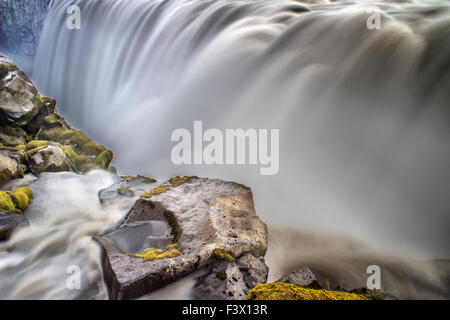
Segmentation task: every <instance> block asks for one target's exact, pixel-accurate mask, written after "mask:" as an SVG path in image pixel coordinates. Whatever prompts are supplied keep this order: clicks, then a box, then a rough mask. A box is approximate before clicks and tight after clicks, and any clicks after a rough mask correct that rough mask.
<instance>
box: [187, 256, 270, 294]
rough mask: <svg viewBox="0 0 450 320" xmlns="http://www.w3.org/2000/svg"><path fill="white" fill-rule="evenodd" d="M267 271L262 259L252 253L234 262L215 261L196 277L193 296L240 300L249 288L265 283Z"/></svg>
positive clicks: (267, 268)
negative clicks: (206, 270) (205, 271)
mask: <svg viewBox="0 0 450 320" xmlns="http://www.w3.org/2000/svg"><path fill="white" fill-rule="evenodd" d="M268 272H269V267H268V266H267V265H266V264H265V263H264V260H263V259H262V258H261V259H258V258H256V257H254V256H253V255H252V254H246V255H244V256H243V257H241V258H239V259H237V260H236V262H227V261H220V262H216V263H214V264H213V265H212V266H211V267H210V268H208V272H207V273H205V274H204V275H202V276H200V277H198V278H197V282H196V285H195V286H194V290H193V296H194V298H195V299H198V300H242V299H244V298H245V297H246V296H247V294H248V291H249V290H250V289H252V288H253V287H255V286H257V285H259V284H262V283H266V281H267V275H268Z"/></svg>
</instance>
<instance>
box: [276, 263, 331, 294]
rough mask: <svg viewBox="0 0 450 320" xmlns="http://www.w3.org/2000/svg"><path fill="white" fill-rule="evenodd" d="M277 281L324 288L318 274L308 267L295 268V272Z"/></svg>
mask: <svg viewBox="0 0 450 320" xmlns="http://www.w3.org/2000/svg"><path fill="white" fill-rule="evenodd" d="M277 282H284V283H291V284H295V285H297V286H301V287H305V288H312V289H322V286H321V285H320V283H319V282H318V281H317V279H316V276H315V275H314V273H313V272H312V271H311V270H310V269H309V268H308V267H303V268H301V269H298V270H295V271H294V272H292V273H289V274H287V275H285V276H283V277H282V278H281V279H278V281H277Z"/></svg>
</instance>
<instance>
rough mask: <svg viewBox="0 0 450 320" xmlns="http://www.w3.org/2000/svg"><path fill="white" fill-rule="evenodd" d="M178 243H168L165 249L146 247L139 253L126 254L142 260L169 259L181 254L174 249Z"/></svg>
mask: <svg viewBox="0 0 450 320" xmlns="http://www.w3.org/2000/svg"><path fill="white" fill-rule="evenodd" d="M177 246H178V243H174V244H171V245H169V246H168V247H167V248H166V250H161V249H148V250H145V251H144V252H142V253H140V254H127V256H130V257H135V258H141V259H142V261H143V262H146V261H152V260H156V259H169V258H174V257H177V256H179V255H181V252H180V251H178V250H177V249H175V248H176V247H177Z"/></svg>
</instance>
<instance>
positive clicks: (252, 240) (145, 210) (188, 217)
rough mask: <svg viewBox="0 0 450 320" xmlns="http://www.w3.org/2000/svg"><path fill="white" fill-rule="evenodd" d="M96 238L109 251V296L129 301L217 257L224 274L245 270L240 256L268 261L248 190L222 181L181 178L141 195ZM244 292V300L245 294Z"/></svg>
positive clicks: (262, 231)
mask: <svg viewBox="0 0 450 320" xmlns="http://www.w3.org/2000/svg"><path fill="white" fill-rule="evenodd" d="M96 239H97V240H98V241H99V242H100V243H101V245H102V247H103V249H104V255H103V269H104V274H105V280H106V283H107V284H108V288H109V293H110V297H111V298H113V299H129V298H136V297H138V296H141V295H143V294H146V293H148V292H151V291H153V290H156V289H158V288H160V287H162V286H164V285H166V284H168V283H170V282H172V281H174V280H177V279H179V278H180V277H182V276H184V275H186V274H188V273H191V272H193V271H196V270H199V269H201V268H203V267H205V266H207V265H210V264H212V263H213V262H216V261H218V260H223V261H224V264H225V265H224V266H223V268H222V269H223V270H222V271H220V272H224V273H225V274H226V272H225V271H224V270H225V269H227V268H232V269H235V270H236V272H239V267H238V264H237V263H236V262H235V260H236V258H240V260H242V259H243V257H244V256H245V255H247V256H248V255H250V256H248V257H252V258H250V259H255V260H257V261H260V260H258V259H257V258H256V257H262V256H264V254H265V252H266V250H267V227H266V225H265V224H264V223H263V222H262V221H261V220H260V219H259V218H258V217H257V215H256V212H255V208H254V204H253V197H252V193H251V190H250V189H249V188H247V187H245V186H243V185H239V184H237V183H233V182H226V181H222V180H216V179H204V178H198V177H176V178H172V179H170V180H169V181H167V182H165V183H163V184H160V185H158V186H156V187H154V188H153V189H152V191H151V192H148V193H143V194H142V195H141V197H140V199H139V200H138V201H137V202H136V204H135V205H134V206H133V208H132V209H131V211H130V212H129V213H128V215H127V216H126V217H125V219H124V220H123V221H122V222H120V223H119V225H118V226H117V227H116V228H114V230H113V231H111V232H109V233H107V234H105V235H102V236H99V237H97V238H96ZM241 257H242V258H241ZM261 263H263V262H261ZM217 267H218V266H217ZM264 267H266V266H265V265H264ZM214 272H215V273H214V274H217V272H219V271H214ZM266 276H267V271H266ZM224 277H225V278H226V275H224ZM236 277H238V276H236ZM241 278H242V277H241ZM263 278H264V277H263ZM223 280H225V279H223ZM205 281H206V279H203V284H204V283H205ZM262 282H265V278H264V279H263V281H261V282H259V283H262ZM259 283H258V284H259ZM251 285H252V284H251ZM206 286H207V287H208V289H205V290H206V291H208V290H209V289H211V286H210V285H209V282H208V285H206ZM250 288H252V286H251V287H250ZM250 288H249V287H248V286H247V287H246V289H245V290H248V289H250ZM205 290H204V291H205ZM230 290H231V291H230ZM199 291H201V290H199V289H198V290H197V292H199ZM222 291H225V296H230V295H228V292H233V290H232V289H228V288H225V286H224V289H223V290H222ZM241 291H242V292H240V297H242V298H244V297H245V295H246V294H247V292H246V291H243V290H241ZM199 295H200V296H204V297H207V296H208V295H206V294H199ZM236 297H239V294H236Z"/></svg>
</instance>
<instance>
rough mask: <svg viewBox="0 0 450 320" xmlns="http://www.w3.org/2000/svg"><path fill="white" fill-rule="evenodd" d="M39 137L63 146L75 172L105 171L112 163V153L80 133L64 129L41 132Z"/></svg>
mask: <svg viewBox="0 0 450 320" xmlns="http://www.w3.org/2000/svg"><path fill="white" fill-rule="evenodd" d="M39 137H40V138H41V139H47V140H49V141H55V142H58V143H60V144H63V145H64V147H63V150H64V152H65V153H66V155H67V156H68V158H69V159H70V160H71V161H72V162H73V165H74V169H76V171H80V172H84V171H88V170H90V169H95V168H103V169H107V168H108V167H109V165H110V163H111V161H112V158H113V153H112V152H111V151H109V150H107V149H106V148H105V147H104V146H101V145H98V144H96V143H94V142H93V141H92V140H91V139H89V138H88V137H87V136H86V135H85V134H84V133H83V132H82V131H79V130H72V129H66V128H61V127H59V128H52V129H49V130H43V131H42V132H41V133H40V134H39Z"/></svg>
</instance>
